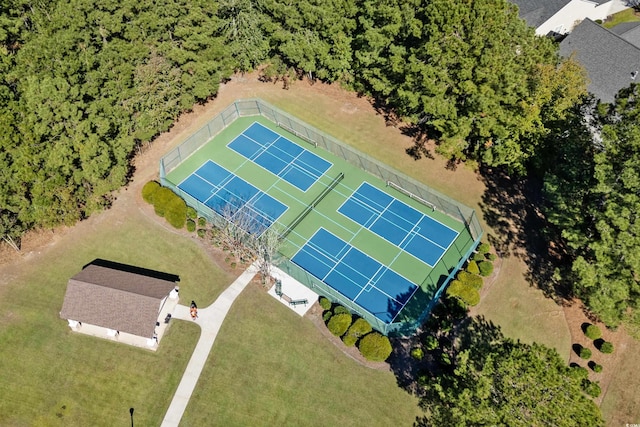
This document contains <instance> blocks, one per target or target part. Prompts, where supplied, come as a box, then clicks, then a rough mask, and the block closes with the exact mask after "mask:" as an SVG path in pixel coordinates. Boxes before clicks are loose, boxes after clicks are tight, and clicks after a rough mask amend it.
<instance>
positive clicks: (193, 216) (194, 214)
mask: <svg viewBox="0 0 640 427" xmlns="http://www.w3.org/2000/svg"><path fill="white" fill-rule="evenodd" d="M187 218H189V219H196V218H198V212H197V211H196V210H195V209H193V208H192V207H191V206H187Z"/></svg>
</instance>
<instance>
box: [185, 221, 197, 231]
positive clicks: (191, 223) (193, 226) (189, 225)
mask: <svg viewBox="0 0 640 427" xmlns="http://www.w3.org/2000/svg"><path fill="white" fill-rule="evenodd" d="M187 231H188V232H189V233H193V232H194V231H196V223H195V222H194V221H193V220H192V219H188V220H187Z"/></svg>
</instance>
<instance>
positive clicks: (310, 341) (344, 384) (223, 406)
mask: <svg viewBox="0 0 640 427" xmlns="http://www.w3.org/2000/svg"><path fill="white" fill-rule="evenodd" d="M419 414H420V410H419V408H418V406H417V399H416V398H415V397H413V396H410V395H409V394H407V393H406V392H404V391H402V390H401V389H399V388H398V386H397V385H396V378H395V376H394V375H393V373H391V372H384V371H377V370H372V369H369V368H365V367H363V366H361V365H360V364H358V363H357V362H355V361H353V360H351V359H350V358H348V357H346V356H345V355H344V354H343V353H342V352H341V351H340V349H339V348H337V347H335V346H334V345H332V344H329V343H328V341H327V339H326V338H325V337H324V336H323V335H322V334H321V333H320V331H318V329H317V327H316V326H315V325H313V323H312V322H311V321H310V320H308V319H304V318H303V319H301V318H300V317H299V316H298V315H297V314H295V313H293V312H292V311H291V310H289V309H287V308H286V307H285V306H283V305H282V304H280V303H279V302H278V301H276V300H274V299H273V298H272V297H270V296H269V295H268V294H266V293H265V292H264V291H263V290H261V289H260V288H259V287H258V286H255V285H250V286H248V287H247V288H246V289H245V290H244V292H243V294H242V295H241V296H240V298H239V299H238V300H236V302H235V303H234V305H233V307H232V308H231V311H230V312H229V315H228V316H227V318H226V319H225V322H224V324H223V325H222V329H221V330H220V334H219V335H218V338H217V340H216V342H215V344H214V346H213V350H212V352H211V354H210V355H209V360H208V362H207V365H206V367H205V369H204V372H203V373H202V376H201V377H200V381H199V382H198V386H197V387H196V390H195V394H194V396H193V397H192V399H191V401H190V403H189V406H188V407H187V410H186V412H185V415H184V417H183V418H182V422H181V423H180V425H181V426H185V427H186V426H201V425H224V426H249V425H251V426H281V425H290V426H317V425H325V426H338V425H343V426H357V425H367V426H394V425H405V426H406V425H411V424H412V423H413V421H414V420H415V417H416V416H417V415H419Z"/></svg>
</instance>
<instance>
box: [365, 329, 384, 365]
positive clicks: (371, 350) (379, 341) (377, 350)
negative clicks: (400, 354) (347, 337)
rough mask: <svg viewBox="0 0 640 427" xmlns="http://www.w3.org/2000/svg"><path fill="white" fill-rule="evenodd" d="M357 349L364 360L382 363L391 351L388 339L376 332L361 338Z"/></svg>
mask: <svg viewBox="0 0 640 427" xmlns="http://www.w3.org/2000/svg"><path fill="white" fill-rule="evenodd" d="M358 348H359V349H360V353H361V354H362V355H363V356H364V358H365V359H367V360H371V361H373V362H384V361H385V360H387V359H388V358H389V356H390V355H391V351H392V348H391V342H390V341H389V338H387V337H385V336H384V335H382V334H380V333H378V332H372V333H370V334H368V335H365V336H364V337H362V339H361V340H360V343H359V345H358Z"/></svg>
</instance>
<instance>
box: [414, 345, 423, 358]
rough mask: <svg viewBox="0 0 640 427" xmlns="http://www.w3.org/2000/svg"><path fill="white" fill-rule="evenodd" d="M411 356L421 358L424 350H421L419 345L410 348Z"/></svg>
mask: <svg viewBox="0 0 640 427" xmlns="http://www.w3.org/2000/svg"><path fill="white" fill-rule="evenodd" d="M411 357H413V358H414V359H416V360H422V358H423V357H424V351H422V349H421V348H420V347H416V348H414V349H412V350H411Z"/></svg>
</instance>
